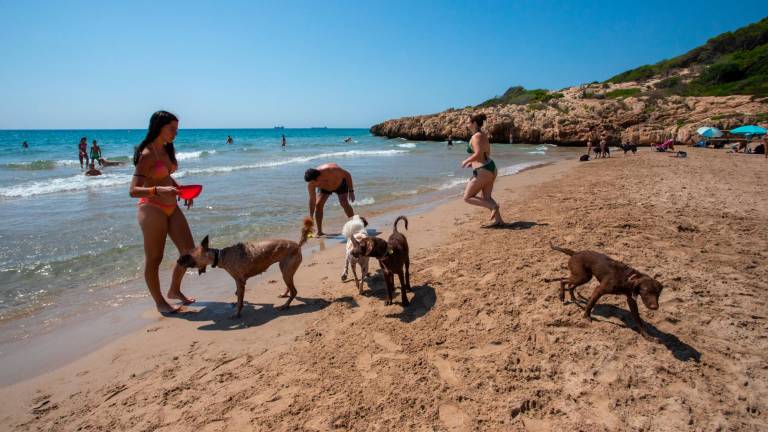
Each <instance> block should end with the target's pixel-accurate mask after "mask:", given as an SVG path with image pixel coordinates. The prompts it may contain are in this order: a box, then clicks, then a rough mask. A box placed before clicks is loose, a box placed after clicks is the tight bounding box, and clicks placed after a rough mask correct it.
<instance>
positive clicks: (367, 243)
mask: <svg viewBox="0 0 768 432" xmlns="http://www.w3.org/2000/svg"><path fill="white" fill-rule="evenodd" d="M372 252H373V240H371V239H366V241H365V256H371V253H372Z"/></svg>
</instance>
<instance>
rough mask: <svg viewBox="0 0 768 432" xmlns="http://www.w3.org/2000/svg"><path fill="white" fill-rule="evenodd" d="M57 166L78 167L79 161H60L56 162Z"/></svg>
mask: <svg viewBox="0 0 768 432" xmlns="http://www.w3.org/2000/svg"><path fill="white" fill-rule="evenodd" d="M56 165H57V166H79V165H80V160H77V159H62V160H57V161H56Z"/></svg>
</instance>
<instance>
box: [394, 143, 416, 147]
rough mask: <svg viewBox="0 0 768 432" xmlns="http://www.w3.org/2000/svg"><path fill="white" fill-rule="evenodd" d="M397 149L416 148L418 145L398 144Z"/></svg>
mask: <svg viewBox="0 0 768 432" xmlns="http://www.w3.org/2000/svg"><path fill="white" fill-rule="evenodd" d="M397 147H400V148H416V144H414V143H405V144H397Z"/></svg>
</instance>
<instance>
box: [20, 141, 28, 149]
mask: <svg viewBox="0 0 768 432" xmlns="http://www.w3.org/2000/svg"><path fill="white" fill-rule="evenodd" d="M21 148H24V149H28V148H29V144H27V142H26V141H24V142H23V143H21Z"/></svg>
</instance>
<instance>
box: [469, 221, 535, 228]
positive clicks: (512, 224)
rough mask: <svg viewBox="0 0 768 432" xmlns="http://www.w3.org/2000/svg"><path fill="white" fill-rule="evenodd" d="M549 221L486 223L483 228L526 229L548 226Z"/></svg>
mask: <svg viewBox="0 0 768 432" xmlns="http://www.w3.org/2000/svg"><path fill="white" fill-rule="evenodd" d="M548 225H549V224H548V223H538V222H531V221H517V222H506V223H503V224H501V225H485V226H483V228H485V229H508V230H525V229H531V228H533V227H535V226H548Z"/></svg>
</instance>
